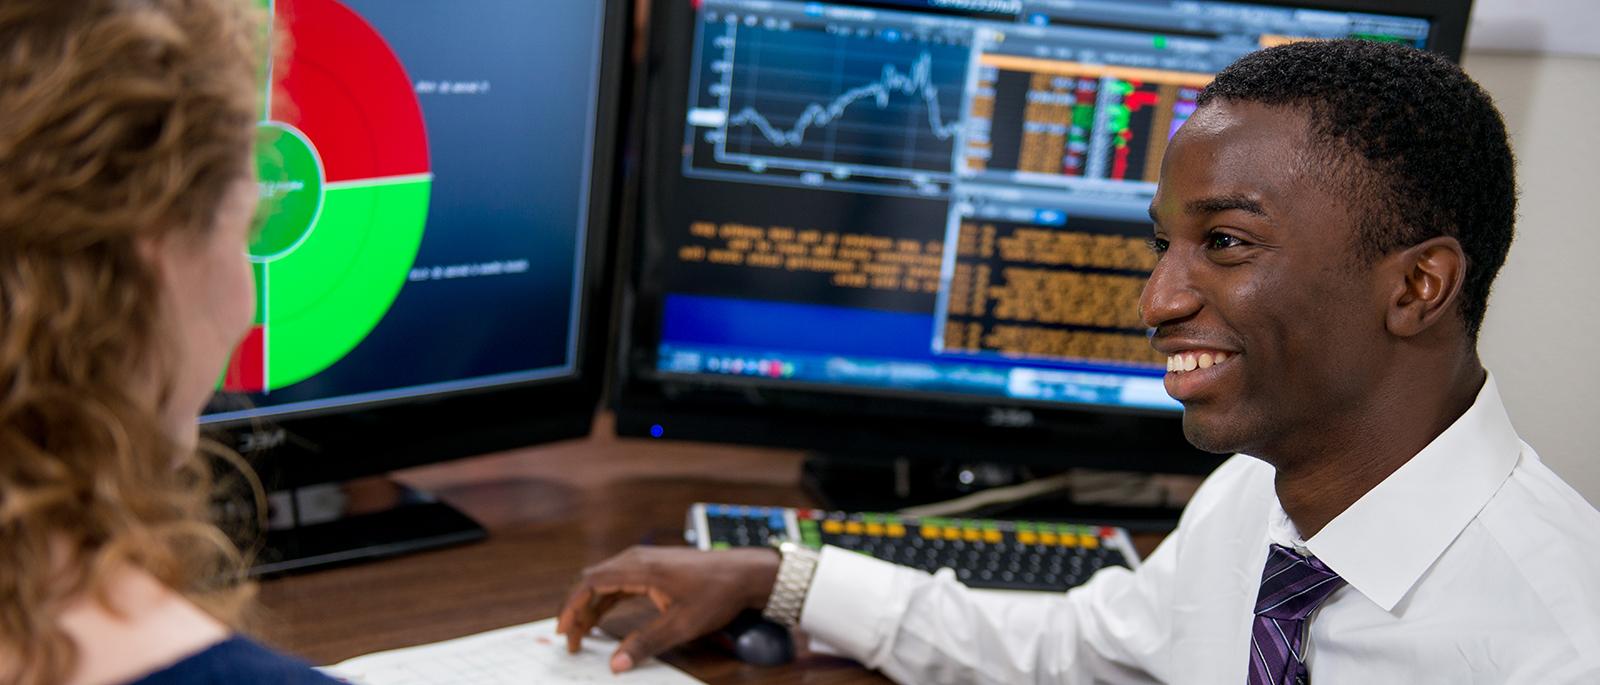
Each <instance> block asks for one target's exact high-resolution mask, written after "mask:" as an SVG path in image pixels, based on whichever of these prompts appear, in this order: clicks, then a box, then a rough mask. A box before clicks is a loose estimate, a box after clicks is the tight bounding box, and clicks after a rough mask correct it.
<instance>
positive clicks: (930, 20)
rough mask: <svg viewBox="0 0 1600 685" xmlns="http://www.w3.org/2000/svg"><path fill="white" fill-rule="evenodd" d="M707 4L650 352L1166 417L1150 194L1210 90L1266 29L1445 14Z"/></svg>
mask: <svg viewBox="0 0 1600 685" xmlns="http://www.w3.org/2000/svg"><path fill="white" fill-rule="evenodd" d="M694 7H695V10H694V12H695V15H694V19H695V24H694V27H695V28H694V36H693V40H692V41H691V42H690V44H689V45H688V50H690V51H692V54H690V55H687V56H686V57H687V62H686V63H687V77H686V79H685V81H686V82H687V86H688V92H687V93H685V94H684V95H685V97H684V99H683V100H682V106H681V109H674V110H671V111H673V112H674V113H676V112H681V113H682V117H683V118H682V119H681V120H676V119H674V121H681V122H682V126H683V131H684V134H683V135H684V137H683V145H682V148H681V163H679V164H675V165H674V166H675V169H674V170H673V171H674V173H675V174H676V175H675V176H673V177H672V178H671V179H667V180H666V181H665V183H667V186H666V187H667V188H668V189H669V191H668V192H666V193H664V194H663V197H664V199H663V201H662V203H661V205H660V211H659V213H658V217H659V221H658V225H656V226H655V227H653V228H652V230H653V231H655V235H654V236H653V238H654V241H653V242H652V245H657V246H659V248H660V249H659V251H658V252H657V253H656V254H654V255H653V259H654V260H655V261H654V262H652V265H653V267H654V268H655V272H656V274H657V275H659V277H660V280H659V282H660V284H661V291H660V292H659V293H657V295H658V296H659V300H658V302H657V309H658V310H659V312H660V316H659V333H660V335H659V341H658V342H659V344H658V346H657V356H656V360H657V361H656V364H655V368H656V370H657V371H659V372H662V373H668V374H688V375H696V376H705V375H708V374H711V375H721V376H744V377H750V378H749V380H751V381H756V380H759V381H762V382H800V383H811V384H822V385H825V386H840V385H845V386H864V387H874V388H886V389H891V390H896V391H914V392H923V391H934V392H945V393H958V394H962V395H993V396H1003V397H1009V398H1014V399H1021V400H1037V401H1046V402H1067V403H1079V404H1090V405H1099V406H1118V407H1132V408H1143V409H1157V410H1173V409H1175V408H1177V404H1176V403H1175V402H1173V401H1172V400H1171V399H1170V398H1168V397H1167V396H1166V394H1165V392H1164V391H1163V389H1162V385H1161V377H1162V375H1163V373H1164V370H1165V368H1164V364H1163V361H1164V360H1163V359H1161V358H1160V357H1159V356H1158V355H1157V354H1156V353H1155V352H1154V351H1153V350H1152V349H1151V348H1150V346H1149V344H1148V341H1147V335H1148V331H1147V330H1146V328H1145V327H1144V325H1143V323H1142V322H1141V321H1140V318H1139V313H1138V300H1139V294H1140V291H1141V289H1142V288H1143V283H1144V280H1145V279H1146V278H1147V277H1148V275H1149V273H1150V270H1151V269H1152V268H1153V267H1154V264H1155V257H1154V255H1153V254H1152V253H1151V252H1150V251H1149V250H1148V248H1147V247H1146V239H1147V238H1149V236H1150V233H1151V227H1150V222H1149V218H1148V216H1147V207H1148V205H1149V203H1150V201H1151V199H1152V197H1153V196H1154V193H1155V189H1156V184H1157V181H1158V179H1159V175H1160V168H1161V159H1162V156H1163V154H1164V153H1165V151H1166V148H1167V144H1168V141H1169V140H1170V139H1171V138H1172V136H1173V134H1174V133H1176V132H1177V131H1178V129H1179V128H1180V127H1181V126H1182V125H1183V124H1184V122H1185V121H1187V120H1188V119H1189V117H1190V116H1191V115H1193V113H1194V112H1195V107H1196V104H1195V101H1196V98H1197V97H1198V95H1199V93H1200V91H1201V89H1203V88H1204V87H1205V85H1206V84H1207V83H1209V82H1210V80H1211V78H1212V77H1213V75H1214V74H1215V73H1216V72H1217V71H1219V70H1220V69H1222V68H1224V67H1226V66H1227V65H1228V64H1230V63H1231V62H1233V61H1234V60H1236V59H1238V58H1239V57H1241V56H1243V55H1245V54H1247V53H1249V52H1251V51H1254V50H1257V49H1260V48H1262V47H1267V46H1272V45H1277V44H1281V43H1284V42H1289V41H1296V40H1308V39H1328V38H1345V37H1360V38H1366V39H1372V40H1390V41H1397V42H1405V43H1409V44H1412V45H1416V46H1418V47H1424V46H1425V44H1426V40H1427V36H1428V35H1429V33H1428V32H1429V28H1430V24H1429V22H1428V21H1426V20H1422V19H1416V18H1409V17H1400V16H1385V15H1378V14H1369V13H1357V12H1332V11H1316V10H1308V9H1304V8H1294V7H1281V6H1273V5H1263V4H1246V3H1233V2H1196V1H1191V0H1170V1H1163V0H1149V1H1143V2H1114V1H1111V0H875V1H873V2H861V3H856V2H828V3H824V2H789V1H785V0H700V1H699V2H697V3H695V4H694ZM660 125H665V126H676V125H678V124H676V123H673V122H667V123H665V124H660Z"/></svg>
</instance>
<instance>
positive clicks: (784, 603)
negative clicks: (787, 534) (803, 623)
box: [761, 542, 822, 628]
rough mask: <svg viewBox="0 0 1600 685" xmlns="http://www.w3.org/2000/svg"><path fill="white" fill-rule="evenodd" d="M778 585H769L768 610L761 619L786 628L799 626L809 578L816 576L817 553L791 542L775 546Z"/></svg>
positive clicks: (764, 610) (809, 586)
mask: <svg viewBox="0 0 1600 685" xmlns="http://www.w3.org/2000/svg"><path fill="white" fill-rule="evenodd" d="M778 554H779V555H781V556H782V560H781V561H779V562H778V581H777V582H776V583H773V585H772V594H771V595H769V596H768V597H767V608H765V609H762V610H761V615H762V616H763V617H765V618H766V619H767V620H769V621H772V622H773V623H777V624H778V625H781V626H783V627H785V628H793V627H795V626H797V625H799V624H800V610H801V609H802V608H804V607H805V604H806V593H808V592H810V591H811V576H812V575H814V574H815V573H816V572H817V560H818V559H820V558H821V556H822V555H820V554H818V553H817V551H816V550H813V549H809V548H806V547H802V546H800V545H797V544H795V543H793V542H784V543H782V544H780V545H778Z"/></svg>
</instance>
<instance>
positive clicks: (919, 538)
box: [685, 504, 1139, 592]
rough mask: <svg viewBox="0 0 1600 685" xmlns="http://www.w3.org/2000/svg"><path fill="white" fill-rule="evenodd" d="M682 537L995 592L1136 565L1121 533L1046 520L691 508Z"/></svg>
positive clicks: (1060, 586) (1061, 584)
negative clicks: (875, 562) (915, 572)
mask: <svg viewBox="0 0 1600 685" xmlns="http://www.w3.org/2000/svg"><path fill="white" fill-rule="evenodd" d="M685 537H686V538H688V540H689V542H690V543H691V544H694V545H695V546H697V547H699V548H700V549H708V550H710V549H730V548H733V547H752V546H767V545H772V544H776V543H778V542H782V541H785V540H788V541H792V542H795V543H798V544H802V545H805V546H807V547H811V548H821V547H822V546H823V545H831V546H834V547H840V548H843V549H848V550H853V551H856V552H861V553H863V554H867V555H870V556H873V557H877V558H879V559H882V560H884V561H888V562H891V563H895V564H899V565H901V566H909V567H911V568H916V569H921V570H923V571H928V572H930V573H931V572H934V571H937V570H939V569H941V568H949V569H954V570H955V573H956V578H957V579H959V580H960V581H961V582H962V583H963V584H965V585H967V586H968V587H973V588H984V589H995V590H1037V591H1053V592H1062V591H1065V590H1067V589H1068V588H1071V587H1073V586H1076V585H1080V584H1082V583H1083V582H1084V581H1087V580H1088V579H1089V576H1092V575H1094V573H1095V571H1098V570H1100V569H1102V568H1105V567H1107V566H1124V567H1128V568H1135V567H1137V565H1138V563H1139V558H1138V554H1137V553H1136V552H1134V550H1133V545H1132V543H1131V542H1130V540H1129V538H1128V533H1127V531H1126V530H1123V529H1121V528H1114V527H1109V526H1086V525H1079V524H1071V523H1058V522H1044V521H1006V520H996V519H965V518H933V517H927V518H918V517H914V516H901V515H899V514H874V513H849V512H841V511H822V510H819V509H791V508H787V507H756V506H745V505H736V504H695V505H694V506H692V507H690V508H689V520H688V526H687V530H686V532H685Z"/></svg>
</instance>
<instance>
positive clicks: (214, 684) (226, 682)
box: [130, 637, 339, 685]
mask: <svg viewBox="0 0 1600 685" xmlns="http://www.w3.org/2000/svg"><path fill="white" fill-rule="evenodd" d="M269 683H271V684H272V685H278V684H279V683H282V684H284V685H337V684H338V683H339V681H337V680H334V679H332V678H329V677H328V676H325V675H322V674H321V673H318V672H316V671H314V670H311V666H310V665H308V664H306V662H304V661H301V660H299V659H295V658H293V657H288V656H284V655H282V654H279V653H277V652H274V651H272V650H270V649H267V648H266V647H262V646H261V645H259V644H256V643H255V642H251V641H250V640H248V639H245V638H242V637H232V638H228V639H227V640H224V641H222V642H218V643H217V644H214V645H212V646H210V647H208V648H206V650H205V651H202V652H200V653H198V654H195V655H193V656H190V657H189V658H186V659H184V660H183V661H179V662H178V663H175V664H173V665H171V666H168V667H167V668H164V669H162V670H160V671H156V672H155V673H151V674H150V675H147V676H145V677H143V678H140V679H139V680H135V681H133V683H131V684H130V685H235V684H237V685H267V684H269Z"/></svg>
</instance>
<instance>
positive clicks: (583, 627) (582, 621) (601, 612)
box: [567, 595, 624, 654]
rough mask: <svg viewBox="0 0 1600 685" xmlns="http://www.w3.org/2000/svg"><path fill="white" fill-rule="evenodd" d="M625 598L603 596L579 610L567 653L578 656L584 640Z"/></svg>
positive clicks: (570, 632)
mask: <svg viewBox="0 0 1600 685" xmlns="http://www.w3.org/2000/svg"><path fill="white" fill-rule="evenodd" d="M623 597H624V595H601V596H599V597H597V598H595V600H594V601H593V602H590V603H589V605H588V606H586V607H583V608H581V609H579V610H578V612H577V614H576V620H575V621H574V623H573V630H571V631H568V632H567V651H569V652H572V653H574V654H576V653H577V652H578V648H579V647H580V646H581V645H582V644H583V638H585V637H587V636H588V635H589V632H590V631H592V630H594V627H595V626H597V625H599V624H600V619H601V617H603V616H605V615H606V612H608V611H611V608H612V607H614V606H616V605H617V602H620V601H622V598H623Z"/></svg>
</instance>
